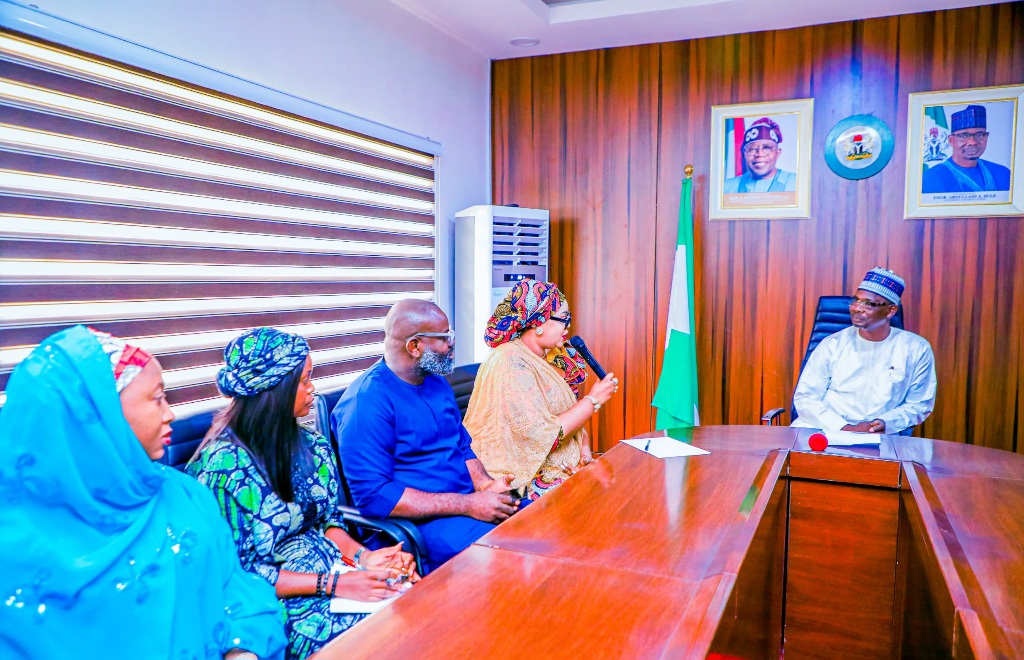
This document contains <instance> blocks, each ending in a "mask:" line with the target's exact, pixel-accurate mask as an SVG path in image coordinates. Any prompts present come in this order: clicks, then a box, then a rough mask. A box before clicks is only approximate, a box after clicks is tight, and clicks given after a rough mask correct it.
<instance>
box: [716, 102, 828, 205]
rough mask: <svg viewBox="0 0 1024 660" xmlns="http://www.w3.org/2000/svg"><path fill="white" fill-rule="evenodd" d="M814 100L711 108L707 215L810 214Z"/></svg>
mask: <svg viewBox="0 0 1024 660" xmlns="http://www.w3.org/2000/svg"><path fill="white" fill-rule="evenodd" d="M813 114H814V100H813V99H800V100H795V101H779V102H773V103H750V104H745V105H721V106H714V107H712V108H711V122H712V124H711V173H710V177H709V178H710V184H711V185H710V189H711V206H710V209H711V214H710V216H711V219H712V220H721V219H768V218H807V217H810V192H811V191H810V181H811V162H810V160H811V159H810V147H811V144H810V142H811V135H812V133H811V121H812V116H813Z"/></svg>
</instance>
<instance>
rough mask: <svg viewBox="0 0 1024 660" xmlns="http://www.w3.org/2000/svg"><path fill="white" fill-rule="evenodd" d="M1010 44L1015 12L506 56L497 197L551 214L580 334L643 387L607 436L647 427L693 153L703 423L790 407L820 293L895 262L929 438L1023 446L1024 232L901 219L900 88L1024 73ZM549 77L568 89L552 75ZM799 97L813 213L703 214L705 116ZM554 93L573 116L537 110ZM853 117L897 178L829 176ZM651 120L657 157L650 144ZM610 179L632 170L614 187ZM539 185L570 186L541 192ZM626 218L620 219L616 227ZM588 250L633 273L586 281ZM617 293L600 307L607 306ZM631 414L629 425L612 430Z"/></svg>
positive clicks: (605, 426) (497, 138)
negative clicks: (929, 383)
mask: <svg viewBox="0 0 1024 660" xmlns="http://www.w3.org/2000/svg"><path fill="white" fill-rule="evenodd" d="M1020 34H1024V2H1013V3H1005V4H1000V5H987V6H982V7H971V8H965V9H957V10H949V11H941V12H931V13H921V14H912V15H904V16H898V17H889V18H879V19H870V20H864V21H853V22H847V23H837V24H830V25H823V26H814V27H807V28H798V29H792V30H781V31H775V32H764V33H756V34H744V35H730V36H724V37H713V38H707V39H697V40H691V41H685V42H674V43H664V44H659V45H654V46H640V47H632V48H623V49H608V50H603V51H588V52H586V53H573V54H570V55H559V56H550V57H545V58H535V59H521V60H505V61H500V62H496V63H495V65H494V68H495V76H494V97H495V113H496V116H495V131H494V133H495V134H494V142H495V150H494V153H495V159H494V182H495V198H496V201H497V202H498V203H501V202H503V201H516V202H518V203H521V204H524V205H535V206H542V207H546V208H551V209H552V211H553V219H554V224H555V229H554V235H555V241H554V244H553V251H552V260H553V263H554V270H555V273H556V275H557V277H558V278H561V280H564V281H560V284H562V285H563V286H565V287H566V289H567V291H570V293H571V296H572V298H573V301H572V302H573V304H574V315H576V316H578V317H579V318H580V319H581V322H580V331H581V332H584V333H585V336H587V338H588V341H591V342H593V343H594V344H595V345H596V346H599V347H600V349H601V350H604V351H606V354H607V357H605V358H604V359H606V360H608V361H609V363H610V365H611V367H612V368H613V369H616V370H621V369H622V368H623V367H625V369H626V375H627V377H628V379H629V381H630V383H631V384H625V386H626V387H627V388H630V389H626V390H624V391H623V392H622V393H624V394H625V396H623V397H622V398H621V400H620V401H619V402H617V403H615V404H613V406H610V409H609V411H608V413H609V414H608V415H602V416H601V417H600V421H599V422H598V430H599V433H598V435H599V436H600V443H601V445H602V446H603V447H607V446H608V445H609V443H611V442H614V441H615V440H616V439H617V438H618V437H622V436H623V434H624V432H625V431H627V430H628V432H629V433H634V432H641V431H644V430H647V429H642V428H638V426H639V425H641V424H642V422H643V420H644V419H645V417H648V418H649V417H651V415H650V412H651V411H650V408H649V403H650V394H651V393H653V386H654V384H655V383H656V378H657V375H658V372H659V369H660V363H661V357H662V356H661V352H662V347H663V345H664V331H665V323H666V317H667V310H668V300H669V290H670V285H671V279H672V267H673V261H674V251H675V240H676V228H677V223H678V211H679V206H678V204H679V189H680V180H681V179H682V177H683V171H682V170H683V166H684V165H686V164H687V163H691V164H693V165H694V167H695V176H694V179H695V182H694V217H695V226H694V234H695V242H696V251H695V252H696V253H695V288H696V293H697V304H696V310H695V311H696V319H695V326H696V329H697V337H696V339H697V351H698V360H699V363H698V370H699V381H700V388H701V389H700V399H701V410H700V412H701V419H702V421H703V422H704V423H706V424H708V423H710V424H718V423H752V422H754V421H756V420H757V418H758V416H759V415H760V413H761V412H762V411H763V410H764V409H765V408H768V407H774V406H777V405H778V406H785V405H788V404H789V402H790V398H791V396H792V391H793V388H794V386H795V383H796V378H797V374H798V370H799V363H800V359H801V358H802V356H803V351H804V347H805V346H806V341H807V335H808V332H809V324H810V319H811V317H812V314H813V311H814V308H815V306H816V304H817V299H818V297H819V296H821V295H829V294H836V293H849V292H851V291H852V290H853V289H854V288H855V287H856V285H857V284H858V283H859V282H860V278H861V277H862V276H863V273H864V272H865V271H867V270H868V269H870V268H871V267H873V266H875V265H884V266H889V267H891V268H894V269H895V270H897V272H899V273H900V274H902V275H903V276H904V277H905V278H906V279H907V293H906V298H905V299H906V307H907V316H908V329H910V330H912V331H914V332H917V333H919V334H921V335H923V336H924V337H925V338H927V339H928V340H929V341H930V342H931V343H932V346H933V347H934V349H935V353H936V363H937V369H938V377H939V393H938V399H937V404H936V410H935V412H934V414H933V415H932V416H931V418H930V419H929V420H928V421H927V422H926V423H925V424H924V425H923V426H922V428H921V429H920V431H919V432H920V433H921V434H922V435H924V436H927V437H936V438H943V439H947V440H955V441H960V442H970V443H974V444H981V445H986V446H990V447H998V448H1003V449H1008V450H1011V451H1012V450H1017V451H1024V446H1022V444H1021V443H1020V442H1019V436H1020V435H1021V433H1022V432H1024V429H1022V427H1024V425H1022V424H1021V422H1020V420H1021V419H1022V418H1024V344H1022V340H1021V337H1022V336H1024V265H1018V262H1019V261H1021V260H1020V259H1019V258H1018V253H1019V252H1020V251H1021V249H1022V248H1024V236H1022V232H1024V220H1022V219H1021V218H973V219H946V220H904V219H903V195H904V192H903V184H904V176H905V160H906V149H907V144H906V133H905V132H906V125H907V103H908V99H907V97H908V94H910V93H914V92H921V91H929V90H942V89H956V88H964V87H981V86H989V85H1003V84H1014V83H1021V82H1024V40H1021V39H1019V35H1020ZM654 51H657V55H655V54H654ZM655 58H657V61H655ZM544 61H551V62H555V63H557V66H556V65H542V64H541V63H542V62H544ZM631 66H632V67H634V70H633V71H632V72H631V71H628V69H629V67H631ZM542 67H547V68H546V69H544V71H547V72H548V73H545V74H544V75H546V76H547V77H548V78H550V79H551V80H552V81H557V83H558V84H561V85H562V86H561V87H558V86H557V84H556V83H555V82H550V81H549V82H542V81H540V78H541V77H542V75H541V68H542ZM556 71H560V73H558V74H557V76H556V75H555V73H556ZM652 72H656V75H655V76H654V78H653V79H652ZM595 77H596V78H597V80H596V81H595ZM527 87H528V89H527ZM658 87H660V94H658V93H657V92H656V91H655V88H658ZM806 96H812V97H813V98H815V118H814V123H815V130H814V145H813V147H814V149H813V156H812V157H813V176H812V186H813V191H812V192H813V199H812V219H811V220H802V221H799V220H784V221H780V220H773V221H757V220H755V221H724V222H723V221H716V222H713V223H712V222H710V221H708V219H707V203H708V200H707V195H708V176H709V173H708V172H707V168H708V165H709V161H710V145H709V144H708V139H709V136H710V123H709V122H710V107H711V106H712V105H718V104H727V103H746V102H756V101H766V100H780V99H785V98H796V97H806ZM556 98H564V103H563V104H562V105H561V106H557V104H556V105H555V106H553V107H554V108H555V109H557V110H560V111H561V112H556V111H554V110H552V109H551V108H549V107H548V105H550V104H551V103H554V102H553V101H547V100H543V99H556ZM545 104H548V105H545ZM542 109H543V111H542ZM854 113H867V114H874V115H875V116H878V117H879V118H881V119H882V120H883V121H885V122H886V123H887V124H888V125H889V127H890V128H891V129H892V131H893V133H894V135H895V143H896V144H895V152H894V155H893V159H892V161H891V163H890V164H889V166H888V167H887V168H886V169H885V170H883V171H882V172H881V173H880V174H879V175H877V176H875V177H872V178H871V179H868V180H865V181H859V182H856V181H848V180H846V179H842V178H840V177H838V176H837V175H835V174H833V173H832V172H831V171H830V170H829V169H828V168H827V166H826V164H825V163H824V159H823V156H822V148H823V146H824V145H823V142H824V138H825V136H826V135H827V133H828V131H829V130H830V129H831V127H832V126H833V125H834V124H835V122H836V121H838V120H839V119H842V118H844V117H846V116H848V115H850V114H854ZM499 114H502V115H503V116H498V115H499ZM607 122H614V123H615V125H614V126H606V125H603V124H605V123H607ZM654 126H656V127H657V148H656V149H654V150H653V152H652V151H651V150H649V149H647V148H646V145H645V144H644V143H643V141H642V140H641V139H640V138H642V137H644V136H647V135H650V131H651V130H652V129H651V127H654ZM617 131H618V132H617ZM623 135H629V136H630V138H629V139H621V137H622V136H623ZM539 140H542V141H543V142H537V141H539ZM783 146H784V147H786V146H788V145H786V144H784V145H783ZM538 151H544V153H548V154H549V155H550V157H549V158H547V159H546V160H545V159H540V158H538V157H537V155H536V153H537V152H538ZM651 153H653V154H654V156H655V158H656V163H655V166H654V167H653V168H650V169H652V170H653V172H654V174H653V176H656V181H655V185H654V188H653V190H652V188H651V186H650V185H648V182H649V179H648V178H647V174H648V173H647V169H649V167H648V165H647V162H648V161H647V160H646V158H648V157H649V156H650V155H651ZM612 172H614V173H621V172H626V173H628V174H629V177H626V178H625V179H618V178H615V180H614V181H613V180H611V178H610V177H609V176H608V174H609V173H612ZM627 179H628V181H629V184H630V185H624V184H623V183H622V181H624V180H627ZM545 180H546V181H560V182H561V184H560V186H557V187H555V186H549V187H547V188H545V187H544V184H543V181H545ZM651 200H655V206H654V207H651V205H650V202H651ZM652 208H653V211H652ZM624 214H625V215H624ZM626 216H628V223H629V225H628V226H627V227H622V226H620V225H619V224H617V223H621V221H622V218H623V217H626ZM634 223H640V224H639V225H638V226H637V225H635V224H634ZM638 238H642V239H645V240H651V238H653V244H652V245H643V246H638V247H640V248H641V249H640V254H631V255H630V256H631V258H632V259H640V258H641V255H650V256H652V257H653V263H654V267H653V269H650V268H647V267H645V266H640V265H636V266H627V267H625V268H622V267H621V264H622V263H623V262H622V261H621V260H622V259H623V255H624V253H625V252H630V251H633V248H631V249H629V250H627V249H626V247H627V246H635V245H636V242H637V240H638ZM631 241H632V242H631ZM598 258H603V259H606V260H607V261H608V262H609V264H606V265H605V267H606V268H609V271H608V272H612V273H615V277H616V278H618V277H636V278H642V279H640V280H636V281H631V282H624V281H620V280H618V279H615V278H612V277H609V276H605V275H603V274H601V273H600V272H595V269H594V264H595V262H596V260H597V259H598ZM643 278H646V279H643ZM612 279H615V281H611V282H609V280H612ZM568 282H571V284H569V283H568ZM652 290H653V293H651V291H652ZM623 291H625V292H627V293H628V294H629V295H628V297H627V298H622V297H621V296H620V297H618V298H617V297H616V296H618V294H619V293H620V292H623ZM638 291H643V292H644V293H643V296H642V299H641V300H639V301H638V303H637V304H632V303H633V298H634V297H635V295H634V292H638ZM620 299H621V300H623V303H622V304H621V307H620V308H617V309H615V310H614V311H611V310H609V307H608V304H607V301H608V300H620ZM626 301H629V302H628V303H627V302H626ZM623 317H626V318H623ZM627 333H628V334H627ZM637 333H639V334H644V333H646V337H644V338H643V339H636V338H634V337H633V336H632V335H633V334H637ZM588 335H589V336H588ZM634 352H635V353H637V359H634V358H633V354H634ZM599 357H602V356H601V355H600V354H599ZM627 358H628V359H627ZM648 361H649V363H650V364H651V365H652V367H653V371H654V373H652V374H650V377H649V378H644V377H643V375H642V374H639V373H637V372H636V371H634V366H635V365H638V364H642V363H647V362H648ZM648 390H650V391H648ZM617 406H622V408H619V407H617ZM620 411H621V415H622V419H623V421H622V422H621V431H619V428H620V424H619V423H616V422H612V421H611V420H610V419H609V417H611V416H612V415H619V414H620ZM613 431H614V432H613ZM615 436H617V437H615Z"/></svg>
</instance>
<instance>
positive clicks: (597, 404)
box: [583, 394, 601, 412]
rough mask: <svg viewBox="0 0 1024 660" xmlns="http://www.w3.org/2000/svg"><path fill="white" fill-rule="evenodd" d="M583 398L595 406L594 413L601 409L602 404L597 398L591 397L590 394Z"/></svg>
mask: <svg viewBox="0 0 1024 660" xmlns="http://www.w3.org/2000/svg"><path fill="white" fill-rule="evenodd" d="M583 398H584V399H586V400H587V401H589V402H590V403H592V404H594V412H597V411H598V410H600V409H601V402H600V401H598V400H597V397H595V396H590V395H589V394H587V395H585V396H584V397H583Z"/></svg>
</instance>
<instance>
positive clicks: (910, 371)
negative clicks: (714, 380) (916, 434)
mask: <svg viewBox="0 0 1024 660" xmlns="http://www.w3.org/2000/svg"><path fill="white" fill-rule="evenodd" d="M903 289H904V283H903V280H902V279H901V278H900V277H899V276H897V275H896V274H895V273H893V272H892V271H890V270H885V269H882V268H875V269H873V270H871V271H870V272H869V273H868V274H867V275H866V276H865V278H864V281H863V282H862V283H861V285H860V287H859V288H858V289H857V292H856V294H854V297H853V301H852V303H851V305H850V319H851V321H852V322H853V326H852V327H849V328H846V329H845V330H840V331H839V332H837V333H835V334H833V335H830V336H828V337H826V338H825V339H823V340H822V341H821V343H820V344H818V347H817V348H815V349H814V352H813V353H812V354H811V357H810V359H809V360H808V361H807V366H805V367H804V371H803V373H802V374H801V375H800V381H799V383H798V384H797V387H796V393H795V394H794V395H793V405H794V407H795V408H796V412H797V415H798V417H797V419H796V420H794V421H793V424H792V426H799V427H805V428H820V429H843V430H846V431H859V432H871V433H899V432H900V431H903V430H904V429H908V428H911V427H913V426H917V425H918V424H920V423H921V422H923V421H924V420H925V419H926V418H927V417H928V415H930V414H931V412H932V409H933V408H934V407H935V390H936V378H935V356H934V354H933V353H932V347H931V345H930V344H929V343H928V341H927V340H926V339H925V338H924V337H921V336H919V335H916V334H914V333H912V332H907V331H905V330H900V329H898V328H893V327H892V326H891V325H890V319H891V318H892V317H893V315H895V314H896V310H897V307H898V305H899V300H900V296H901V295H902V294H903Z"/></svg>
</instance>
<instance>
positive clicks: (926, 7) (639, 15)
mask: <svg viewBox="0 0 1024 660" xmlns="http://www.w3.org/2000/svg"><path fill="white" fill-rule="evenodd" d="M392 2H394V3H395V4H397V5H399V6H401V7H403V8H405V9H406V10H408V11H410V12H412V13H413V14H416V15H417V16H419V17H420V18H422V19H424V20H426V21H427V22H429V23H431V24H433V25H434V26H436V27H438V28H439V29H441V30H443V31H444V32H447V33H448V34H450V35H452V36H453V37H455V38H457V39H459V40H460V41H462V42H464V43H466V44H468V45H469V46H470V47H472V48H474V49H475V50H477V51H479V52H480V53H482V54H483V55H486V56H487V57H489V58H491V59H507V58H511V57H528V56H533V55H548V54H551V53H565V52H570V51H577V50H590V49H592V48H607V47H612V46H628V45H633V44H644V43H656V42H661V41H678V40H681V39H692V38H695V37H710V36H715V35H721V34H740V33H744V32H758V31H761V30H773V29H779V28H789V27H798V26H802V25H816V24H820V23H834V22H836V21H847V20H851V19H855V18H873V17H876V16H890V15H893V14H913V13H916V12H922V11H932V10H936V9H952V8H956V7H969V6H974V5H984V4H994V2H993V0H853V1H851V0H392ZM523 38H526V39H537V40H539V41H540V43H539V44H537V45H535V46H531V47H526V48H523V47H517V46H513V45H511V44H510V43H509V42H510V41H511V40H513V39H523Z"/></svg>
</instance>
